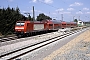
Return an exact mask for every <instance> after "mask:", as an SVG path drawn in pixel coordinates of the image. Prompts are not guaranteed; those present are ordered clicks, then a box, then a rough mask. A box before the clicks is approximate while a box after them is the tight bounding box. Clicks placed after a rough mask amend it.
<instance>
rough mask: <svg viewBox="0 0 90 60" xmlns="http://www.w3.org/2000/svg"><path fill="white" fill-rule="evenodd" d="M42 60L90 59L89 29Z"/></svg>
mask: <svg viewBox="0 0 90 60" xmlns="http://www.w3.org/2000/svg"><path fill="white" fill-rule="evenodd" d="M43 60H90V30H87V31H86V32H84V33H82V34H81V35H79V36H78V37H76V38H75V39H73V40H71V41H70V42H69V43H67V44H66V45H64V46H63V47H61V48H60V49H58V50H56V51H54V52H53V53H51V54H50V55H48V56H47V57H45V58H44V59H43Z"/></svg>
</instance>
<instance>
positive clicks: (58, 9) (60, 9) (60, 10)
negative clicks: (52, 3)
mask: <svg viewBox="0 0 90 60" xmlns="http://www.w3.org/2000/svg"><path fill="white" fill-rule="evenodd" d="M63 10H64V9H63V8H61V9H57V10H56V11H63Z"/></svg>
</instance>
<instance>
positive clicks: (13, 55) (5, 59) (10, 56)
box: [0, 30, 80, 60]
mask: <svg viewBox="0 0 90 60" xmlns="http://www.w3.org/2000/svg"><path fill="white" fill-rule="evenodd" d="M79 31H80V30H75V31H68V32H65V33H64V34H63V35H60V36H57V37H53V38H50V39H47V40H45V41H42V42H39V43H36V44H33V45H28V46H25V47H23V48H20V49H16V50H14V51H11V52H8V53H5V54H1V55H0V59H2V60H15V59H19V58H20V57H21V56H23V55H25V54H27V53H29V52H32V51H34V50H37V49H39V48H41V47H44V46H46V45H49V44H51V43H53V42H55V41H58V40H60V39H63V38H65V37H67V36H70V35H72V34H75V33H77V32H79Z"/></svg>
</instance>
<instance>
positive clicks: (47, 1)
mask: <svg viewBox="0 0 90 60" xmlns="http://www.w3.org/2000/svg"><path fill="white" fill-rule="evenodd" d="M37 1H38V2H44V3H46V4H50V3H53V0H32V2H33V3H36V2H37ZM29 3H31V1H30V2H29Z"/></svg>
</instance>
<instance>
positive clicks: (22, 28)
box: [15, 20, 77, 35]
mask: <svg viewBox="0 0 90 60" xmlns="http://www.w3.org/2000/svg"><path fill="white" fill-rule="evenodd" d="M76 26H77V24H76V23H74V22H61V21H56V20H45V21H44V20H43V21H17V22H16V25H15V32H16V34H17V35H30V34H32V32H37V31H48V30H58V29H60V28H72V27H76Z"/></svg>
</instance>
